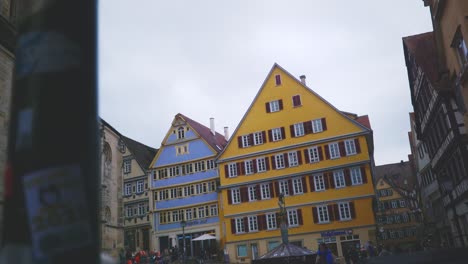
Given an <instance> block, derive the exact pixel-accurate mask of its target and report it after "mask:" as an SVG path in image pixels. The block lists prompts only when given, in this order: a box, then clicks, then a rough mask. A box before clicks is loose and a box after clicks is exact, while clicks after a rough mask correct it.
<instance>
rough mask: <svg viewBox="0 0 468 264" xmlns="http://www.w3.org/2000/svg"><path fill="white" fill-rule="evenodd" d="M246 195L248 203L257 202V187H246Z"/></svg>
mask: <svg viewBox="0 0 468 264" xmlns="http://www.w3.org/2000/svg"><path fill="white" fill-rule="evenodd" d="M247 193H248V198H249V202H254V201H257V200H258V197H257V186H256V185H250V186H248V187H247Z"/></svg>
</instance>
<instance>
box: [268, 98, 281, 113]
mask: <svg viewBox="0 0 468 264" xmlns="http://www.w3.org/2000/svg"><path fill="white" fill-rule="evenodd" d="M269 104H270V112H271V113H273V112H278V111H280V103H279V100H275V101H271V102H269Z"/></svg>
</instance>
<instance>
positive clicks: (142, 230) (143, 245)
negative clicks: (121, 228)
mask: <svg viewBox="0 0 468 264" xmlns="http://www.w3.org/2000/svg"><path fill="white" fill-rule="evenodd" d="M124 233H125V248H126V249H129V250H131V251H133V252H135V251H140V250H153V249H152V247H151V244H150V236H151V226H150V225H146V226H138V227H125V232H124Z"/></svg>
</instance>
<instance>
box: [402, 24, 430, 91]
mask: <svg viewBox="0 0 468 264" xmlns="http://www.w3.org/2000/svg"><path fill="white" fill-rule="evenodd" d="M403 44H404V45H405V46H406V48H407V50H408V52H409V53H410V54H411V55H412V56H414V58H415V60H416V63H417V64H418V65H419V66H420V67H421V68H422V70H423V71H424V74H425V75H426V76H427V78H428V79H429V80H430V81H431V82H432V83H433V84H434V83H436V82H437V81H438V68H437V65H438V63H437V49H436V46H435V41H434V34H433V32H427V33H423V34H419V35H413V36H408V37H404V38H403Z"/></svg>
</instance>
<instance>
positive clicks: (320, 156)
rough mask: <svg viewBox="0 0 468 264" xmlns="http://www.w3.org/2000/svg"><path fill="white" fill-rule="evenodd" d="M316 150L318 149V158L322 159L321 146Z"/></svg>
mask: <svg viewBox="0 0 468 264" xmlns="http://www.w3.org/2000/svg"><path fill="white" fill-rule="evenodd" d="M317 151H318V154H319V160H320V161H322V160H323V152H322V147H321V146H319V147H317Z"/></svg>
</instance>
